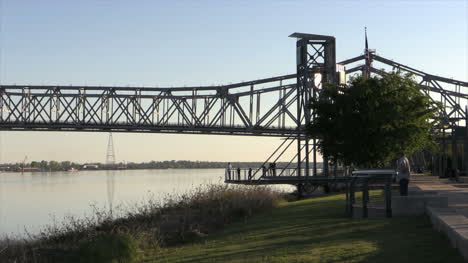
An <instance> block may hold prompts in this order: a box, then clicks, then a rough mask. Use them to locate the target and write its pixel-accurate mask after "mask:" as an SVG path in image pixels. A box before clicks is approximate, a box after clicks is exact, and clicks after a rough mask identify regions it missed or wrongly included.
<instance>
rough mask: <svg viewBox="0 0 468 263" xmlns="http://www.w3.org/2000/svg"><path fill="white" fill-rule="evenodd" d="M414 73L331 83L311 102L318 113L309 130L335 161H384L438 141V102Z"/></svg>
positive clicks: (363, 163) (379, 163)
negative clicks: (435, 132)
mask: <svg viewBox="0 0 468 263" xmlns="http://www.w3.org/2000/svg"><path fill="white" fill-rule="evenodd" d="M420 89H421V87H420V86H419V85H418V84H417V83H416V82H415V81H414V79H413V78H412V77H411V75H401V74H398V73H388V74H386V75H385V76H383V77H373V78H370V79H364V78H362V77H357V78H354V79H352V80H351V82H350V84H349V85H348V86H346V87H340V86H335V85H327V86H326V87H325V88H324V89H322V90H321V91H320V94H319V96H317V97H316V99H315V100H313V103H311V105H310V107H311V108H312V110H313V111H314V112H315V113H316V118H314V120H313V121H312V123H311V125H310V127H308V128H307V133H308V134H309V135H310V136H317V137H318V138H320V140H319V143H318V150H319V151H320V152H321V153H322V154H323V155H324V156H328V157H329V158H330V159H331V160H332V161H338V162H341V163H343V164H345V165H355V166H360V167H382V166H384V165H385V164H386V163H388V162H389V161H390V160H392V159H393V158H395V156H396V155H397V153H398V152H401V151H402V152H405V153H406V154H411V153H413V152H415V151H417V150H419V149H422V148H425V147H429V146H433V145H434V140H433V138H432V137H431V134H430V129H431V127H432V124H431V123H430V121H431V119H433V118H434V117H435V116H436V114H437V112H438V107H439V106H438V105H435V104H434V103H433V102H431V100H430V97H429V96H426V95H424V94H423V93H422V92H421V90H420Z"/></svg>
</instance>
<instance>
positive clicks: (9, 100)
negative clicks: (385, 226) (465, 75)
mask: <svg viewBox="0 0 468 263" xmlns="http://www.w3.org/2000/svg"><path fill="white" fill-rule="evenodd" d="M291 36H292V37H296V38H298V41H297V47H296V51H297V53H296V54H297V62H298V63H297V73H296V74H289V75H283V76H277V77H271V78H265V79H259V80H253V81H247V82H241V83H235V84H229V85H220V86H195V87H114V86H113V87H101V86H59V85H5V84H2V85H0V130H15V131H67V132H68V131H88V132H138V133H179V134H219V135H247V136H272V137H287V138H295V139H297V156H296V157H297V164H298V169H297V171H298V176H301V169H302V168H301V163H304V165H305V167H304V168H305V169H304V173H305V175H306V176H308V175H309V163H310V160H309V154H310V153H312V155H313V168H314V170H313V175H316V174H317V172H316V169H315V168H316V165H315V163H316V150H315V139H314V138H307V136H305V134H304V128H305V126H306V125H307V124H308V123H310V120H311V118H313V113H312V112H310V109H309V107H308V106H307V105H308V103H309V101H310V99H311V98H312V97H313V96H316V94H317V92H316V91H317V90H318V89H320V87H321V82H322V79H323V80H325V81H326V82H335V83H336V81H337V76H336V73H335V72H336V67H335V39H334V37H330V36H320V35H310V34H299V33H295V34H293V35H291ZM339 64H341V65H344V66H346V67H347V69H346V70H345V71H346V73H347V74H348V75H350V74H353V73H356V74H364V72H368V71H370V72H372V73H373V74H377V75H383V74H386V73H385V72H389V71H400V72H407V73H411V74H413V75H414V76H415V79H416V81H417V82H418V83H419V85H420V87H421V92H424V93H425V94H428V95H429V96H431V98H432V100H433V101H434V102H440V103H442V104H443V105H444V108H443V110H442V111H441V113H440V120H439V121H436V122H435V128H436V129H438V131H439V132H440V134H441V138H442V139H441V141H442V143H445V142H446V141H447V140H448V138H449V139H450V140H452V141H461V142H462V143H465V144H466V137H467V135H468V132H467V129H466V124H467V123H468V121H467V118H468V115H467V108H466V105H467V104H468V82H465V81H458V80H453V79H449V78H444V77H439V76H436V75H432V74H428V73H425V72H423V71H420V70H417V69H414V68H412V67H409V66H406V65H404V64H401V63H398V62H395V61H392V60H389V59H386V58H384V57H382V56H379V55H377V54H376V53H375V52H369V51H368V50H366V52H365V54H364V55H360V56H357V57H354V58H351V59H347V60H344V61H341V62H339ZM317 74H318V75H317ZM317 76H320V79H317ZM301 143H302V144H301ZM309 144H311V147H310V148H309ZM452 145H453V144H452ZM441 147H444V148H443V149H442V150H445V145H443V146H441ZM464 149H465V150H464V151H465V156H468V146H465V147H464ZM325 158H326V157H325ZM467 159H468V158H465V160H467ZM453 160H454V158H452V162H456V161H453ZM464 167H465V169H466V167H468V165H465V166H464ZM325 168H326V167H325Z"/></svg>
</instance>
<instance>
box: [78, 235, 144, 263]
mask: <svg viewBox="0 0 468 263" xmlns="http://www.w3.org/2000/svg"><path fill="white" fill-rule="evenodd" d="M76 253H77V254H76V255H75V261H76V262H82V263H114V262H119V263H133V262H137V260H138V245H137V242H136V241H135V240H134V239H133V238H132V237H131V236H130V235H128V234H120V233H119V234H101V235H99V236H97V237H96V238H95V239H94V240H90V241H88V242H83V243H82V244H81V246H80V247H79V248H78V250H77V252H76Z"/></svg>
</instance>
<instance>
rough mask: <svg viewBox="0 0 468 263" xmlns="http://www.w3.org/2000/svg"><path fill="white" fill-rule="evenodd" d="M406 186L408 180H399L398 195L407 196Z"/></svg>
mask: <svg viewBox="0 0 468 263" xmlns="http://www.w3.org/2000/svg"><path fill="white" fill-rule="evenodd" d="M408 184H409V180H408V179H401V180H400V195H401V196H407V195H408Z"/></svg>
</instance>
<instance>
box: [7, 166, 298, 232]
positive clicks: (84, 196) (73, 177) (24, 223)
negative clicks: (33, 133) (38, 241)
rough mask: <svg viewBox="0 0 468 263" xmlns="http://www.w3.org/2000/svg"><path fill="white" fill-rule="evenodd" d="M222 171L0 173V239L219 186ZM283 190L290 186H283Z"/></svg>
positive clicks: (221, 179) (222, 176)
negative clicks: (102, 210) (201, 187)
mask: <svg viewBox="0 0 468 263" xmlns="http://www.w3.org/2000/svg"><path fill="white" fill-rule="evenodd" d="M223 180H224V170H223V169H167V170H123V171H79V172H54V173H25V174H24V175H21V174H20V173H0V236H2V235H5V234H9V235H11V234H13V235H23V234H24V229H25V228H26V229H27V230H28V231H29V232H31V233H35V232H37V231H38V230H39V229H40V228H41V227H43V226H44V225H48V224H52V223H53V219H54V217H55V218H56V219H57V221H58V222H60V221H61V220H62V219H63V217H64V216H66V215H75V216H83V215H85V214H90V213H91V212H92V207H91V205H96V206H97V207H99V208H106V209H108V208H109V207H115V206H117V205H119V204H134V203H137V202H142V201H144V200H145V199H146V200H147V199H148V198H150V197H151V196H154V197H155V198H157V199H160V200H162V198H164V196H167V195H168V194H172V193H175V192H179V193H180V192H187V191H189V190H190V189H193V188H195V187H197V186H199V185H201V184H207V183H214V184H222V183H223ZM285 189H287V190H289V189H291V188H289V187H286V188H285Z"/></svg>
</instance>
